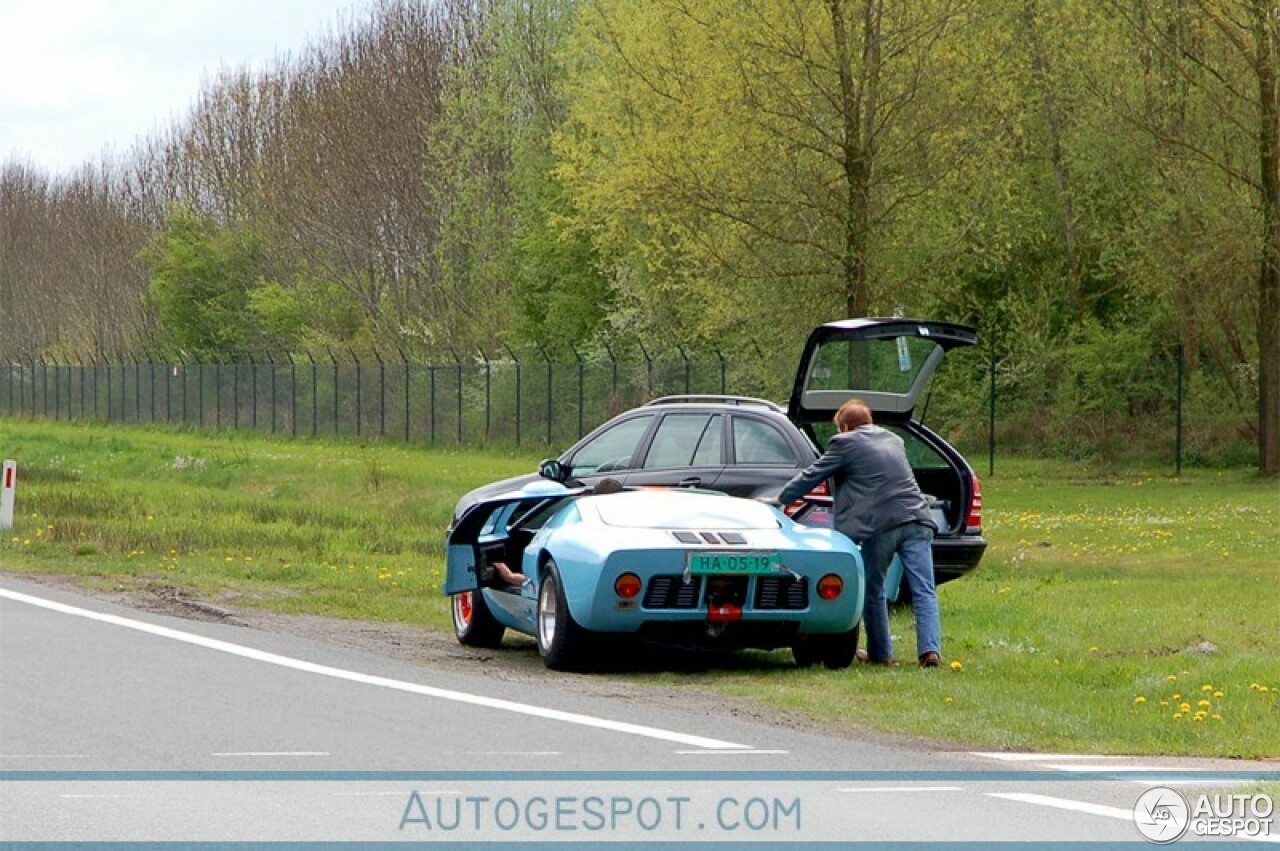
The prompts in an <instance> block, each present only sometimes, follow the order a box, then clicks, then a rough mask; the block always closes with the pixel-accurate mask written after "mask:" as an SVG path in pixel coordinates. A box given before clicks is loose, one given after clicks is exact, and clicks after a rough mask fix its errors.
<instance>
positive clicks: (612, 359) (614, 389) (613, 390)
mask: <svg viewBox="0 0 1280 851" xmlns="http://www.w3.org/2000/svg"><path fill="white" fill-rule="evenodd" d="M604 350H605V352H607V353H608V355H609V363H610V364H611V365H612V367H613V370H612V372H613V380H612V383H611V384H610V386H609V395H610V396H616V395H618V358H617V357H616V356H615V355H614V354H613V349H612V348H610V346H609V344H608V343H607V342H606V343H605V344H604Z"/></svg>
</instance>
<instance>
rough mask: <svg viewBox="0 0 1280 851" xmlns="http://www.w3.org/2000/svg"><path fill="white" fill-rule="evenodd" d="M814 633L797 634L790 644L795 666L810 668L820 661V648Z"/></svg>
mask: <svg viewBox="0 0 1280 851" xmlns="http://www.w3.org/2000/svg"><path fill="white" fill-rule="evenodd" d="M820 644H821V642H820V640H819V639H818V637H817V636H816V635H797V636H796V640H795V642H794V643H793V644H792V645H791V655H792V656H793V657H794V658H795V660H796V667H797V668H812V667H813V666H814V665H816V664H818V663H819V662H821V661H822V648H821V647H820V646H819V645H820Z"/></svg>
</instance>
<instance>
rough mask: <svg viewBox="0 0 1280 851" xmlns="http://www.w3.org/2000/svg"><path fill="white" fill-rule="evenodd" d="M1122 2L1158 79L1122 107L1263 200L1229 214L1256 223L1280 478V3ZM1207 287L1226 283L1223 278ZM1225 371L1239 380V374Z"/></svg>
mask: <svg viewBox="0 0 1280 851" xmlns="http://www.w3.org/2000/svg"><path fill="white" fill-rule="evenodd" d="M1112 6H1113V8H1114V9H1115V10H1116V11H1117V12H1118V13H1119V14H1120V15H1121V16H1122V17H1123V19H1124V20H1125V21H1126V22H1127V23H1128V25H1129V31H1130V34H1131V37H1132V39H1133V43H1134V45H1135V46H1136V48H1137V51H1135V52H1136V55H1138V56H1141V57H1144V58H1145V60H1146V62H1145V70H1146V72H1147V77H1148V78H1150V79H1152V80H1153V81H1154V83H1155V85H1154V86H1152V87H1149V88H1147V89H1146V90H1145V94H1146V98H1145V100H1144V101H1143V102H1141V103H1133V102H1125V101H1122V100H1120V99H1116V100H1115V101H1114V103H1115V105H1116V106H1117V108H1119V109H1121V110H1122V112H1123V114H1124V115H1125V116H1126V117H1127V118H1129V119H1130V120H1131V121H1133V122H1134V123H1135V125H1136V126H1139V127H1140V128H1141V129H1142V130H1143V131H1144V132H1146V133H1148V134H1150V135H1151V137H1152V138H1153V139H1154V140H1155V142H1156V144H1157V146H1158V147H1159V149H1160V150H1161V151H1163V152H1165V153H1166V154H1167V155H1168V156H1170V157H1178V158H1180V159H1181V160H1182V161H1183V162H1185V163H1187V164H1190V165H1194V166H1199V167H1201V168H1204V167H1207V168H1211V169H1213V170H1215V171H1216V172H1217V174H1219V175H1221V176H1225V177H1226V178H1227V180H1228V181H1230V182H1231V183H1232V184H1234V185H1235V186H1237V187H1240V188H1243V189H1244V190H1246V191H1248V192H1249V193H1251V194H1252V196H1253V197H1252V200H1250V199H1248V198H1246V197H1238V198H1237V200H1236V202H1235V204H1236V206H1235V209H1233V210H1231V211H1230V212H1229V213H1228V214H1227V216H1228V218H1229V220H1231V221H1233V222H1241V221H1244V222H1249V221H1251V222H1254V223H1255V228H1256V229H1255V231H1254V234H1255V236H1254V237H1253V240H1254V241H1255V244H1256V248H1254V249H1253V250H1252V251H1250V252H1249V253H1252V254H1253V255H1254V256H1255V257H1256V260H1254V261H1253V262H1254V263H1255V264H1256V265H1255V270H1256V271H1255V274H1254V276H1253V277H1254V282H1255V283H1254V295H1253V297H1252V298H1250V299H1247V302H1246V303H1249V306H1250V307H1251V312H1252V314H1253V322H1254V329H1255V338H1256V339H1255V341H1254V343H1255V346H1256V358H1257V369H1256V393H1257V408H1256V410H1257V433H1256V437H1257V445H1258V467H1259V470H1260V471H1262V472H1264V473H1266V474H1269V475H1280V80H1278V76H1280V4H1277V3H1275V2H1274V0H1190V2H1187V3H1175V4H1170V5H1169V6H1168V7H1165V8H1162V9H1160V10H1158V11H1154V12H1153V11H1151V10H1149V9H1147V8H1146V7H1145V5H1143V4H1135V5H1132V6H1131V5H1129V4H1127V3H1122V2H1119V0H1113V4H1112ZM1153 90H1155V91H1156V92H1157V93H1155V94H1153ZM1166 93H1167V94H1166ZM1152 103H1155V108H1154V109H1152V108H1150V107H1151V105H1152ZM1249 147H1252V151H1249ZM1179 189H1181V187H1179ZM1213 274H1214V278H1218V277H1219V276H1221V270H1220V269H1214V270H1213ZM1205 284H1206V285H1207V286H1208V287H1210V288H1212V289H1218V288H1219V287H1220V283H1219V281H1218V280H1212V281H1207V282H1205ZM1226 300H1227V301H1228V303H1230V302H1231V298H1230V296H1227V299H1226ZM1234 306H1235V307H1238V305H1234ZM1229 333H1230V332H1228V334H1229ZM1231 349H1232V350H1233V352H1234V356H1235V358H1236V359H1237V360H1238V361H1241V360H1243V359H1244V358H1245V357H1246V354H1245V344H1244V342H1243V341H1238V340H1237V341H1235V342H1234V343H1233V345H1232V346H1231ZM1223 372H1224V373H1225V375H1224V380H1226V381H1228V382H1230V378H1229V377H1228V376H1229V374H1230V370H1223Z"/></svg>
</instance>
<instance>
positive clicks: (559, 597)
mask: <svg viewBox="0 0 1280 851" xmlns="http://www.w3.org/2000/svg"><path fill="white" fill-rule="evenodd" d="M537 620H538V654H539V655H540V656H541V657H542V661H543V663H544V664H545V665H546V666H547V667H548V668H551V669H552V670H555V671H572V670H576V669H577V668H579V667H580V666H581V665H582V661H583V659H584V657H585V655H586V643H587V642H586V630H584V629H583V628H582V627H581V626H579V625H578V623H577V622H576V621H575V620H574V619H573V615H571V614H570V613H569V604H568V602H567V601H566V600H565V595H564V581H563V580H562V579H561V578H560V569H559V568H558V567H557V566H556V563H555V561H548V562H547V564H546V566H545V567H543V569H542V584H541V586H540V587H539V588H538V612H537Z"/></svg>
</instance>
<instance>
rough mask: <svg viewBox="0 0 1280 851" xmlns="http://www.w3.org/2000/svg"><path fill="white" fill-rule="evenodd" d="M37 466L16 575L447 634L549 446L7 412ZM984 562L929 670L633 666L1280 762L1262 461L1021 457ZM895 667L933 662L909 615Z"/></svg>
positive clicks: (1055, 744)
mask: <svg viewBox="0 0 1280 851" xmlns="http://www.w3.org/2000/svg"><path fill="white" fill-rule="evenodd" d="M0 454H2V455H3V456H4V457H6V458H15V459H17V460H18V462H19V465H20V467H19V491H18V510H17V516H16V522H15V528H14V529H13V530H11V531H9V532H7V533H5V534H4V537H3V539H2V540H0V569H3V570H7V571H11V572H26V573H33V572H46V573H60V574H68V575H73V576H76V577H78V578H79V579H80V581H82V582H85V583H88V584H97V585H107V586H111V587H116V586H135V585H161V586H175V587H179V588H182V589H191V590H193V591H195V592H198V593H199V594H200V595H202V596H204V597H205V598H206V599H208V600H210V601H212V602H215V603H216V602H228V603H236V604H241V605H254V606H260V607H264V608H269V609H273V610H277V611H282V612H313V613H323V614H329V615H338V616H343V617H352V618H365V619H373V620H384V621H398V622H407V623H415V624H420V625H426V626H430V627H433V628H437V629H441V630H447V629H448V628H449V620H448V610H447V606H446V600H445V598H444V597H443V596H442V595H441V594H440V584H441V580H442V571H443V558H442V551H441V533H442V530H443V528H444V526H445V524H446V522H447V521H448V518H449V514H450V511H451V509H452V506H453V503H454V501H455V500H456V499H457V497H458V496H459V495H460V494H461V493H463V492H464V491H466V490H468V489H469V488H471V487H474V486H476V485H479V484H482V483H484V482H488V481H492V480H494V479H497V478H501V477H504V476H508V475H515V474H517V473H521V472H525V471H527V470H529V469H531V465H532V462H533V461H534V460H536V458H535V457H534V456H530V455H520V454H502V453H494V452H464V451H456V452H450V451H441V450H431V451H428V450H424V449H419V448H410V447H403V446H391V445H364V446H360V445H354V444H327V443H318V442H316V443H312V442H305V441H294V442H289V441H281V440H272V439H267V438H260V437H253V436H247V435H244V434H220V435H210V434H205V433H199V434H193V433H183V432H175V431H165V430H156V429H142V428H122V427H110V428H109V427H105V426H100V425H68V424H56V423H54V424H51V423H45V422H40V423H28V422H13V421H5V422H0ZM984 493H985V496H986V504H987V510H986V532H987V535H988V538H989V540H990V542H991V548H990V550H989V551H988V554H987V557H986V559H985V560H984V562H983V564H982V566H981V568H980V569H979V570H978V571H977V572H975V573H974V574H973V575H972V576H970V577H967V578H965V579H963V580H961V581H958V582H953V583H949V584H947V585H945V586H943V587H942V588H941V589H940V591H939V596H940V599H941V604H942V613H943V636H944V655H945V657H946V665H947V666H944V668H942V669H940V670H936V671H922V670H919V669H917V668H915V667H914V666H904V667H902V668H899V669H880V668H868V667H855V668H854V669H852V670H850V671H833V672H828V671H821V670H795V669H793V668H791V667H789V665H788V664H787V660H788V658H789V654H788V653H786V652H784V651H779V652H778V653H774V654H769V655H768V656H767V657H766V658H764V659H762V660H761V661H762V664H761V665H758V666H744V667H741V668H739V667H735V668H733V669H731V670H716V671H712V672H709V673H703V674H690V673H689V672H687V671H682V672H680V673H679V674H678V675H677V674H643V673H642V674H629V675H628V676H631V677H633V678H635V679H638V680H641V681H656V682H660V683H664V684H666V683H673V682H677V681H678V682H680V683H690V682H693V683H696V684H698V685H700V686H702V687H706V688H711V689H715V690H719V691H721V692H723V693H726V694H732V695H741V696H749V697H751V698H752V699H755V700H760V701H763V702H765V703H768V704H771V705H774V706H777V707H779V708H784V709H787V710H790V711H794V712H799V713H803V714H806V715H809V716H811V717H814V718H817V719H820V720H825V721H827V722H828V723H831V724H833V725H857V726H870V727H873V728H876V729H879V730H883V731H887V732H896V733H906V734H916V735H924V736H929V737H934V738H943V739H947V740H951V741H954V742H956V743H957V744H963V745H966V746H975V747H981V748H984V749H1000V748H1010V749H1024V748H1025V749H1045V750H1088V751H1094V752H1103V753H1140V754H1186V755H1202V756H1232V757H1248V758H1257V757H1276V756H1280V699H1278V696H1280V629H1278V628H1277V622H1278V620H1280V618H1278V617H1277V616H1278V615H1280V592H1277V587H1278V580H1280V569H1278V562H1277V556H1276V554H1277V553H1280V488H1278V487H1277V484H1276V482H1275V481H1267V480H1263V479H1260V478H1258V477H1256V476H1255V475H1253V474H1252V473H1250V472H1247V471H1227V472H1220V471H1215V472H1203V471H1193V472H1189V473H1187V474H1186V475H1184V476H1183V477H1181V478H1178V479H1174V478H1168V477H1159V476H1153V475H1147V474H1143V473H1137V472H1135V473H1131V474H1128V475H1125V476H1119V477H1116V476H1113V477H1110V478H1107V479H1096V478H1083V477H1079V478H1078V477H1077V473H1076V471H1072V470H1070V469H1068V468H1065V467H1063V466H1062V464H1060V463H1059V464H1051V463H1048V462H1037V463H1032V462H1015V461H1002V462H1001V465H1000V468H999V474H998V475H997V476H996V477H994V478H992V479H991V480H989V481H987V482H985V483H984ZM893 631H894V634H895V636H897V645H898V655H899V657H900V658H903V659H911V658H914V634H913V628H912V624H911V615H910V611H909V610H907V609H900V610H896V611H895V612H894V614H893Z"/></svg>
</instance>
